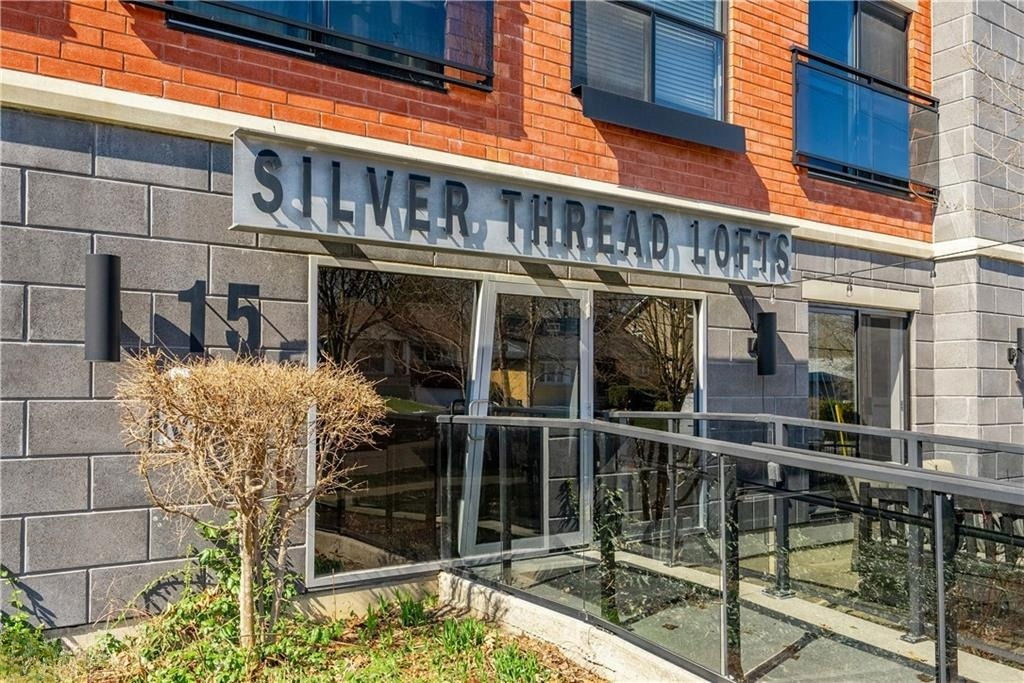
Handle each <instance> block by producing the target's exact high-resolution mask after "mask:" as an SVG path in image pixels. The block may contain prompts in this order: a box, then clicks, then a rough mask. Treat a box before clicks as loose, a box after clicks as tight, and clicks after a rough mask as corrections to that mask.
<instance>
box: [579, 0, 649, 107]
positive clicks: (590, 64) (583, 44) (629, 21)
mask: <svg viewBox="0 0 1024 683" xmlns="http://www.w3.org/2000/svg"><path fill="white" fill-rule="evenodd" d="M650 21H651V18H650V15H648V14H645V13H643V12H638V11H635V10H632V9H629V8H627V7H622V6H621V5H613V4H611V3H610V2H575V3H573V50H572V55H573V82H574V83H576V84H580V83H584V84H586V85H590V86H592V87H594V88H599V89H601V90H607V91H609V92H613V93H617V94H619V95H624V96H626V97H633V98H635V99H638V100H649V99H650V78H649V74H650V71H651V70H650V53H651V46H650Z"/></svg>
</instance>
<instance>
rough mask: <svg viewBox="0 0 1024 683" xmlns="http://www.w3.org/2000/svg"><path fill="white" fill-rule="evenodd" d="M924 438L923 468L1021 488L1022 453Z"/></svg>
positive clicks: (1023, 477)
mask: <svg viewBox="0 0 1024 683" xmlns="http://www.w3.org/2000/svg"><path fill="white" fill-rule="evenodd" d="M926 439H927V437H926V436H923V437H922V439H921V441H920V443H921V447H920V451H921V461H922V466H923V467H927V468H928V469H933V470H937V471H939V472H955V473H956V474H963V475H966V476H969V477H978V478H980V479H996V480H1000V481H1007V482H1017V483H1019V484H1021V485H1022V486H1024V454H1021V453H1010V452H1008V451H1007V450H1003V449H1000V448H999V447H991V448H982V447H968V446H951V445H949V444H943V443H935V442H932V441H927V440H926Z"/></svg>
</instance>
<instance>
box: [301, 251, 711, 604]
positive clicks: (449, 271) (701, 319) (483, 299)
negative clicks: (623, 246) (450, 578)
mask: <svg viewBox="0 0 1024 683" xmlns="http://www.w3.org/2000/svg"><path fill="white" fill-rule="evenodd" d="M308 267H309V271H308V277H307V299H308V309H307V339H308V347H307V353H306V362H307V366H308V367H309V368H310V370H315V369H316V366H317V363H318V360H319V358H318V356H319V341H318V340H319V334H318V312H319V305H320V293H319V287H318V283H319V275H318V273H319V270H320V268H348V269H352V270H376V271H380V272H385V273H402V274H407V275H425V276H433V277H443V278H457V279H460V280H472V281H475V282H476V283H477V284H478V288H477V301H476V308H475V310H474V325H473V338H474V344H475V345H477V346H479V343H480V342H479V341H478V340H480V339H481V337H480V335H481V334H484V335H489V334H490V329H491V328H490V327H488V325H487V322H488V321H487V320H486V319H485V318H487V317H488V316H486V315H484V316H483V318H482V317H481V316H482V315H483V314H484V313H486V311H484V310H483V309H484V308H486V306H487V305H488V301H489V300H490V299H489V297H493V296H495V294H496V290H498V289H502V290H503V291H505V290H506V289H508V288H518V289H521V290H522V291H525V292H528V293H535V294H541V293H548V295H551V296H559V297H561V296H564V295H565V292H566V291H567V290H574V291H577V292H579V293H581V294H582V295H584V298H585V300H591V301H592V300H593V297H594V294H595V293H597V292H612V293H623V294H637V295H648V296H659V297H666V298H676V299H688V300H691V301H693V302H694V306H695V308H696V320H695V321H694V342H693V345H694V373H695V374H696V380H695V382H694V399H693V400H694V410H696V411H698V412H703V411H704V410H705V409H706V401H707V392H706V387H707V357H708V343H707V337H708V294H707V293H706V292H701V291H698V290H692V289H667V288H663V287H645V286H640V285H637V286H633V285H627V284H621V285H619V284H607V283H604V282H600V281H597V282H591V281H586V280H570V279H559V280H546V279H543V278H533V277H530V276H528V275H513V274H504V273H496V272H489V271H480V270H463V269H458V268H443V267H437V266H425V265H414V264H406V263H399V262H391V261H374V260H366V259H357V258H348V257H334V256H314V255H311V256H309V266H308ZM583 313H584V314H585V317H588V318H589V316H590V315H591V314H592V309H590V308H587V309H585V310H584V311H583ZM581 322H582V321H581ZM490 323H491V325H493V316H491V320H490ZM580 337H581V340H584V339H585V345H586V349H587V355H586V356H582V355H581V361H585V363H584V362H581V380H582V379H583V378H582V373H584V372H585V373H586V379H585V381H586V382H589V383H590V384H591V387H590V391H591V392H592V391H593V386H592V385H593V377H592V374H593V373H592V371H591V369H592V365H593V358H594V354H593V325H592V324H591V323H587V326H586V328H585V329H581V330H580ZM484 355H488V356H489V354H484V353H482V352H481V351H480V350H479V349H476V348H475V349H474V358H473V359H472V364H473V367H474V374H473V375H472V378H471V390H472V387H473V386H474V385H475V384H476V383H477V382H478V381H479V380H478V378H480V377H484V376H486V375H483V374H481V373H482V372H484V371H483V370H481V367H482V363H483V361H484V360H485V359H484V358H483V356H484ZM486 360H487V362H488V363H489V362H490V358H489V357H488V358H487V359H486ZM588 364H589V365H588ZM584 365H587V367H588V368H590V369H586V370H584V367H583V366H584ZM474 407H475V408H476V410H473V411H471V412H475V413H477V414H479V412H480V406H479V404H476V405H475V406H474ZM580 415H581V416H582V417H584V418H586V417H592V416H593V401H588V402H585V404H584V402H581V404H580ZM315 418H316V416H315V413H314V412H313V411H311V412H310V416H309V420H310V422H311V423H312V422H313V421H314V420H315ZM306 458H307V460H306V464H307V467H306V476H307V483H308V484H309V485H312V484H313V482H312V477H313V475H314V464H315V462H316V439H311V440H310V443H309V444H308V445H307V448H306ZM592 476H593V460H592V459H591V458H589V457H585V456H584V457H582V460H581V470H580V477H581V479H584V478H585V477H592ZM583 505H585V506H587V505H589V501H583ZM583 510H584V511H585V512H584V514H590V509H589V508H588V507H584V508H583ZM305 523H306V528H305V535H304V539H305V554H304V567H303V569H302V572H301V573H303V574H304V584H305V586H306V588H307V589H308V591H310V592H315V591H317V590H326V589H337V588H351V587H356V586H362V585H371V584H376V583H380V582H382V581H394V580H412V579H415V578H417V577H421V576H429V575H433V574H436V573H437V572H438V571H439V570H441V569H444V568H445V567H450V566H451V565H452V561H451V560H450V559H444V558H442V559H439V560H429V561H426V562H418V563H411V564H405V565H398V566H393V567H376V568H370V569H359V570H353V571H349V572H341V573H330V574H321V575H319V576H317V575H316V571H315V568H314V559H315V554H316V548H315V543H316V505H315V503H314V504H312V505H310V506H309V507H308V508H307V509H306V515H305ZM535 552H537V551H536V550H530V549H523V550H515V551H513V555H517V554H529V553H535ZM473 559H474V560H475V559H478V558H473Z"/></svg>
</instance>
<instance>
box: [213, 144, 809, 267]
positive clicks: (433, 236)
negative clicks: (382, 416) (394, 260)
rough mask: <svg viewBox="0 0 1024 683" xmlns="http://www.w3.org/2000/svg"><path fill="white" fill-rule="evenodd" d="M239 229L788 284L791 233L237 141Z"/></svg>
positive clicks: (318, 150)
mask: <svg viewBox="0 0 1024 683" xmlns="http://www.w3.org/2000/svg"><path fill="white" fill-rule="evenodd" d="M233 183H234V184H233V221H234V225H232V229H235V230H249V231H255V232H267V233H277V234H285V235H293V236H302V237H310V238H314V239H338V240H352V241H357V242H370V243H375V244H391V245H395V246H401V247H419V248H425V249H437V250H444V251H459V252H468V253H473V254H479V255H487V256H496V257H500V258H511V259H522V260H530V261H544V262H549V263H550V262H556V263H560V264H563V265H577V266H591V267H602V268H617V269H630V270H642V271H648V272H655V273H663V274H671V275H688V276H696V277H706V278H717V279H728V280H739V281H743V282H751V283H772V284H784V283H787V282H789V281H790V277H791V272H790V271H791V265H792V260H793V257H792V248H791V247H792V242H791V238H790V234H789V231H788V230H780V229H779V228H777V227H765V226H758V225H744V224H737V223H735V222H731V221H722V220H719V219H717V218H715V217H714V215H703V216H701V215H690V214H687V213H683V212H680V211H678V210H675V209H672V208H670V207H667V206H656V205H650V206H645V205H642V204H638V203H636V202H631V201H622V200H620V199H618V198H616V197H615V196H614V195H613V194H609V195H584V194H568V193H566V192H564V191H560V190H559V189H558V188H556V187H551V186H541V185H531V184H528V183H518V182H514V181H509V180H506V179H496V178H493V177H490V176H486V175H478V174H473V173H469V172H458V171H453V170H451V169H448V168H441V167H434V168H431V167H428V166H425V165H422V164H404V163H395V162H392V161H385V160H381V159H378V158H374V157H372V156H365V157H363V156H359V155H358V154H356V153H353V152H351V151H348V150H333V149H331V148H327V147H316V146H310V145H303V144H301V143H300V142H297V141H295V140H290V139H281V138H276V137H271V136H266V135H262V134H255V133H247V132H243V131H238V132H236V133H235V136H234V171H233Z"/></svg>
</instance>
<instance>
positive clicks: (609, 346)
mask: <svg viewBox="0 0 1024 683" xmlns="http://www.w3.org/2000/svg"><path fill="white" fill-rule="evenodd" d="M694 319H695V309H694V304H693V302H692V301H689V300H687V299H669V298H659V297H653V296H641V295H637V294H606V293H602V292H595V293H594V414H595V415H598V416H601V415H602V414H604V413H605V412H606V411H609V410H675V411H679V410H693V407H694V406H693V393H694V388H695V387H696V381H697V375H696V371H695V367H696V366H695V364H694V353H693V341H694V337H693V335H694ZM644 426H660V425H657V424H653V425H647V424H645V425H644Z"/></svg>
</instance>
